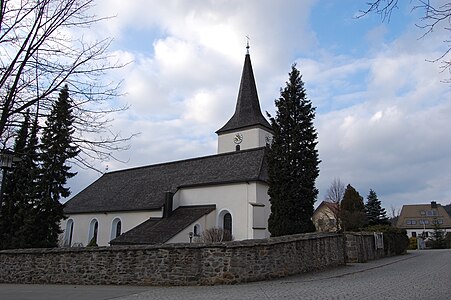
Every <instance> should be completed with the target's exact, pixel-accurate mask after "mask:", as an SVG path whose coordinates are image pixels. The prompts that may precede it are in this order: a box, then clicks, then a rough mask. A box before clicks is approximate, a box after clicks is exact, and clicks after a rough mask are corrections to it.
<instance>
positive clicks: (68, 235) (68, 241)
mask: <svg viewBox="0 0 451 300" xmlns="http://www.w3.org/2000/svg"><path fill="white" fill-rule="evenodd" d="M73 234H74V221H73V220H72V219H69V220H67V223H66V231H65V236H64V246H66V247H70V246H71V245H72V235H73Z"/></svg>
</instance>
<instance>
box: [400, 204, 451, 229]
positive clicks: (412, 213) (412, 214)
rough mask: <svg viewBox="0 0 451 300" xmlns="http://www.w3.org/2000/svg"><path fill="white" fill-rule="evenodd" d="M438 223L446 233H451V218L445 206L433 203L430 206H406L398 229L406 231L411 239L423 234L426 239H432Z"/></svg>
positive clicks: (403, 208)
mask: <svg viewBox="0 0 451 300" xmlns="http://www.w3.org/2000/svg"><path fill="white" fill-rule="evenodd" d="M436 223H438V224H439V225H440V227H441V228H442V229H443V230H445V231H446V232H451V218H450V216H449V215H448V213H447V212H446V210H445V209H444V208H443V206H441V205H440V204H438V203H437V202H435V201H432V202H431V203H430V204H413V205H404V206H403V207H402V210H401V214H400V216H399V218H398V222H397V227H398V228H403V229H406V230H407V235H408V236H409V237H417V236H420V235H423V233H424V236H425V237H430V236H431V235H432V233H433V231H434V224H436Z"/></svg>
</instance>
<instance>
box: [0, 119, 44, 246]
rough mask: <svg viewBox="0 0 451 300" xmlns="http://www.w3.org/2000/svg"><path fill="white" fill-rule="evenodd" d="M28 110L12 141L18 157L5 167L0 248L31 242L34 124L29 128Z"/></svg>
mask: <svg viewBox="0 0 451 300" xmlns="http://www.w3.org/2000/svg"><path fill="white" fill-rule="evenodd" d="M29 127H30V116H29V113H28V112H27V113H26V114H25V118H24V121H23V122H22V125H21V127H20V128H19V130H18V132H17V136H16V140H15V143H14V155H15V157H17V158H19V159H18V160H17V161H14V162H13V167H12V168H11V170H9V171H8V174H7V177H6V178H5V179H6V183H5V191H4V198H5V202H4V204H5V205H4V207H3V210H2V214H1V217H0V236H1V238H0V248H2V249H8V248H28V247H32V246H33V243H32V242H33V239H32V233H33V230H34V220H35V218H34V210H33V205H34V200H35V196H36V195H35V183H36V182H35V181H36V175H37V173H36V170H37V147H36V146H37V145H36V139H37V137H36V132H35V130H36V126H33V129H32V131H31V133H30V132H29V129H28V128H29Z"/></svg>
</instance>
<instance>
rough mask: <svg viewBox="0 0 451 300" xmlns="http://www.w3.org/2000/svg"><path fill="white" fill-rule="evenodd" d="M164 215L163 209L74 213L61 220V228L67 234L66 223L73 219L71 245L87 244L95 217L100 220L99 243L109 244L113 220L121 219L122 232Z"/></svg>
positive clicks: (100, 244)
mask: <svg viewBox="0 0 451 300" xmlns="http://www.w3.org/2000/svg"><path fill="white" fill-rule="evenodd" d="M162 215H163V211H162V210H155V211H138V212H111V213H96V214H73V215H68V218H67V219H66V220H64V221H62V222H61V229H62V230H63V231H64V232H63V233H62V237H64V236H65V235H66V233H65V230H66V225H67V222H68V221H69V220H72V221H73V233H72V243H71V245H80V244H81V245H82V246H86V245H87V244H88V243H89V231H90V224H91V221H92V220H93V219H96V220H97V222H98V232H97V245H99V246H109V242H110V240H111V230H112V225H113V220H115V219H116V218H119V219H120V220H121V231H122V233H124V232H127V231H129V230H130V229H132V228H134V227H136V226H138V225H139V224H141V223H143V222H145V221H147V220H148V219H149V218H151V217H153V218H160V217H162Z"/></svg>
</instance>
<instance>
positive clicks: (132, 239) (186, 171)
mask: <svg viewBox="0 0 451 300" xmlns="http://www.w3.org/2000/svg"><path fill="white" fill-rule="evenodd" d="M216 133H217V134H218V154H215V155H210V156H205V157H198V158H192V159H187V160H181V161H175V162H169V163H161V164H156V165H149V166H143V167H139V168H132V169H126V170H120V171H115V172H109V173H106V174H104V175H103V176H102V177H100V178H99V179H98V180H97V181H95V182H94V183H92V184H91V185H89V186H88V187H87V188H86V189H84V190H83V191H81V192H80V193H79V194H77V195H75V196H74V197H73V198H72V199H70V200H69V201H68V202H67V203H66V204H65V209H64V211H65V214H66V215H67V217H68V218H67V219H66V220H63V221H62V224H61V227H62V229H63V230H64V245H66V246H72V245H74V244H75V245H80V246H86V245H87V244H88V243H90V242H91V243H94V242H96V244H97V245H99V246H107V245H109V244H110V245H124V244H159V243H177V242H190V241H191V239H192V238H193V237H195V236H199V235H201V234H202V232H203V231H204V230H206V229H209V228H212V227H220V228H223V229H224V230H227V231H229V232H230V233H231V234H232V235H233V236H234V237H235V239H236V240H243V239H255V238H265V237H269V231H268V217H269V214H270V211H271V210H270V203H269V196H268V174H267V168H266V158H265V157H266V156H265V146H266V144H267V143H268V141H270V140H271V138H272V129H271V126H270V124H269V123H268V121H267V120H266V119H265V117H264V116H263V114H262V113H261V110H260V104H259V100H258V95H257V88H256V85H255V79H254V74H253V70H252V65H251V60H250V56H249V53H247V54H246V56H245V61H244V67H243V73H242V76H241V83H240V89H239V93H238V98H237V103H236V108H235V113H234V115H233V116H232V117H231V118H230V120H229V121H228V122H227V123H226V124H225V125H224V126H223V127H222V128H220V129H219V130H218V131H217V132H216Z"/></svg>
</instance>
